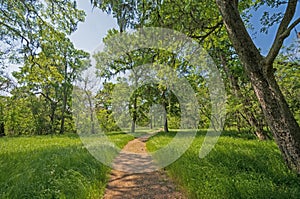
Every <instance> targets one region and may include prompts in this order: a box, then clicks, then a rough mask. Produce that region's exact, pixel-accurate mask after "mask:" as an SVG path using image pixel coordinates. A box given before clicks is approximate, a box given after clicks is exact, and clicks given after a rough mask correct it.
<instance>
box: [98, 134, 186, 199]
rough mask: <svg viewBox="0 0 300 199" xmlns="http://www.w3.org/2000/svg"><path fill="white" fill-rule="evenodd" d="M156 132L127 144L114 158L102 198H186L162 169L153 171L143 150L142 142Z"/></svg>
mask: <svg viewBox="0 0 300 199" xmlns="http://www.w3.org/2000/svg"><path fill="white" fill-rule="evenodd" d="M155 133H156V132H155ZM155 133H153V134H148V135H144V136H141V137H139V138H136V139H134V140H132V141H130V142H128V144H127V145H126V146H125V147H124V148H123V149H122V151H121V152H120V154H119V155H118V156H117V157H116V158H115V160H114V163H113V170H112V172H111V174H110V180H109V182H108V185H107V187H106V190H105V194H104V197H103V198H104V199H110V198H114V199H115V198H122V199H124V198H125V199H126V198H128V199H129V198H130V199H132V198H139V199H141V198H157V199H160V198H172V199H173V198H187V197H186V196H185V195H184V194H183V193H182V192H181V191H180V189H178V187H176V185H175V184H174V182H173V181H172V180H171V179H169V178H168V176H167V175H166V173H165V172H164V171H163V170H158V169H157V168H156V165H155V163H154V161H153V159H152V158H151V156H150V155H149V153H148V152H147V150H146V143H145V142H146V141H147V140H148V138H149V137H151V136H153V135H154V134H155Z"/></svg>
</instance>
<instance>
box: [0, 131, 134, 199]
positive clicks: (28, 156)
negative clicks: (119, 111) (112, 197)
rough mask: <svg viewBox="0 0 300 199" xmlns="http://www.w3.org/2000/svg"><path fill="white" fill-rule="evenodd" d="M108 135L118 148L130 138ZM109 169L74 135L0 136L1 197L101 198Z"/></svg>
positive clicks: (127, 136) (115, 134) (121, 134)
mask: <svg viewBox="0 0 300 199" xmlns="http://www.w3.org/2000/svg"><path fill="white" fill-rule="evenodd" d="M108 136H109V138H110V140H112V141H114V143H115V144H116V145H117V146H119V147H121V148H122V147H123V146H124V145H125V144H126V143H127V142H128V141H129V140H131V139H133V137H132V136H130V135H127V134H123V133H120V132H114V133H110V134H108ZM109 171H110V168H109V167H107V166H105V165H103V164H101V163H100V162H99V161H97V160H96V159H94V158H93V156H92V155H90V153H89V152H88V151H87V150H86V149H85V148H84V146H83V144H82V143H81V141H80V138H79V137H78V136H76V135H62V136H32V137H8V138H1V139H0V198H101V196H102V194H103V192H104V188H105V185H106V183H107V180H108V175H107V174H108V173H109Z"/></svg>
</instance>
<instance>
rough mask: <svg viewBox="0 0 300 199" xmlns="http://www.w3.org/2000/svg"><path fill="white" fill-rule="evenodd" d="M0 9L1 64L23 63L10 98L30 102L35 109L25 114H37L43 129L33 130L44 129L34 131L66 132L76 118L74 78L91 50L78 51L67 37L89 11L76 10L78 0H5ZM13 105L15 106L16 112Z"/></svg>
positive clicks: (37, 119)
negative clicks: (72, 98)
mask: <svg viewBox="0 0 300 199" xmlns="http://www.w3.org/2000/svg"><path fill="white" fill-rule="evenodd" d="M0 10H1V12H0V19H1V20H0V27H1V29H0V38H1V40H0V43H1V49H0V62H1V63H4V64H6V66H9V64H18V65H21V66H23V67H21V69H20V72H16V73H14V76H15V78H16V79H17V80H18V83H19V84H18V87H19V88H18V89H15V90H14V92H13V93H12V95H13V97H12V98H11V99H14V100H17V101H18V102H16V103H20V104H21V105H23V104H28V106H29V107H30V109H24V110H31V113H30V111H28V112H26V114H28V118H31V114H33V117H34V119H33V120H32V121H35V122H36V123H35V124H38V125H40V126H38V127H41V128H38V127H37V128H34V129H39V130H33V131H34V132H37V131H38V132H39V133H41V132H43V131H44V130H46V133H54V132H56V131H58V132H60V133H63V132H64V131H65V129H66V128H65V124H66V123H67V122H69V123H70V124H71V119H72V117H71V111H70V104H71V97H70V96H71V91H72V81H74V79H75V78H76V77H77V75H78V73H79V72H80V70H81V69H82V68H83V67H85V59H86V58H87V57H88V54H87V53H86V52H83V51H81V50H77V49H75V47H74V45H73V44H72V42H71V41H70V39H68V38H67V35H70V34H71V33H72V32H74V31H75V30H76V28H77V24H78V23H79V22H82V21H84V17H85V13H84V12H83V11H81V10H78V9H77V7H76V1H73V0H45V1H26V0H24V1H17V2H16V1H12V0H5V1H1V2H0ZM2 46H3V47H2ZM0 79H1V77H0ZM22 92H25V93H28V95H21V94H22ZM20 97H21V98H23V99H20ZM30 102H32V103H30ZM21 105H20V106H21ZM14 108H15V107H12V109H11V110H13V111H14V112H16V111H15V109H14ZM18 111H20V110H18ZM38 113H42V114H38ZM26 114H25V113H24V117H26ZM16 115H17V114H16ZM37 115H39V116H41V115H43V117H37ZM45 115H48V116H47V117H44V116H45ZM12 116H14V114H12ZM15 118H16V117H15ZM48 118H49V119H48ZM66 120H68V121H66ZM46 124H47V125H46ZM46 126H49V128H48V127H46ZM70 126H72V125H70ZM44 127H46V128H44ZM17 134H18V133H17Z"/></svg>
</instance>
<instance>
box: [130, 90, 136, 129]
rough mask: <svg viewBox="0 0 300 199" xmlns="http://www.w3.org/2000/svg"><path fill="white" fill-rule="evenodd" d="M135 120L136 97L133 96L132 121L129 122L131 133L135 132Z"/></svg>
mask: <svg viewBox="0 0 300 199" xmlns="http://www.w3.org/2000/svg"><path fill="white" fill-rule="evenodd" d="M136 120H137V96H136V95H135V94H134V99H133V111H132V120H131V133H134V132H135V124H136Z"/></svg>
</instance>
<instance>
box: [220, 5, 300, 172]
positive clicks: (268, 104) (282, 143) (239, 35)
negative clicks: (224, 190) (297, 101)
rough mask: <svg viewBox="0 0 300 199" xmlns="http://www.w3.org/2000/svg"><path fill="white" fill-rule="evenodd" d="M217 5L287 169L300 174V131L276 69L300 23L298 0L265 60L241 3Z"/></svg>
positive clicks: (286, 17) (284, 19) (283, 21)
mask: <svg viewBox="0 0 300 199" xmlns="http://www.w3.org/2000/svg"><path fill="white" fill-rule="evenodd" d="M278 2H279V3H280V2H281V1H278ZM278 2H277V3H278ZM216 3H217V6H218V7H219V10H220V12H221V15H222V17H223V22H224V24H225V26H226V29H227V32H228V35H229V38H230V40H231V42H232V44H233V46H234V48H235V50H236V52H237V54H238V56H239V58H240V60H241V62H242V64H243V66H244V69H245V72H246V74H247V75H248V77H249V79H250V81H251V84H252V86H253V88H254V91H255V94H256V96H257V98H258V101H259V102H260V104H261V107H262V109H263V112H264V115H265V118H266V120H267V123H268V125H269V127H270V130H271V131H272V133H273V135H274V137H275V140H276V142H277V144H278V146H279V149H280V150H281V152H282V154H283V157H284V159H285V161H286V163H287V165H288V166H289V167H290V168H291V169H294V170H295V171H297V172H298V173H300V127H299V124H298V123H297V121H296V120H295V118H294V116H293V114H292V112H291V110H290V109H289V106H288V104H287V102H286V100H285V97H284V95H283V94H282V92H281V90H280V88H279V86H278V83H277V81H276V79H275V75H274V71H275V70H274V66H273V64H274V60H275V58H276V56H277V55H278V53H279V51H280V48H281V47H282V44H283V41H284V40H285V38H287V36H288V35H289V34H290V32H291V30H292V29H293V28H294V27H295V26H296V25H297V24H298V23H299V22H300V18H297V19H296V20H295V21H293V22H292V20H293V17H294V15H295V9H296V6H297V0H289V1H288V3H287V6H286V10H285V13H284V16H283V18H282V20H281V22H280V23H279V27H278V29H277V32H276V36H275V40H274V42H273V44H272V47H271V48H270V50H269V53H268V54H267V56H265V57H264V56H262V55H261V53H260V52H259V50H258V49H257V48H256V46H255V44H254V42H253V40H252V39H251V37H250V35H249V34H248V32H247V29H246V27H245V24H244V22H243V20H242V18H241V15H240V11H239V2H238V1H237V0H227V1H225V0H216ZM281 3H283V2H281Z"/></svg>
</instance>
